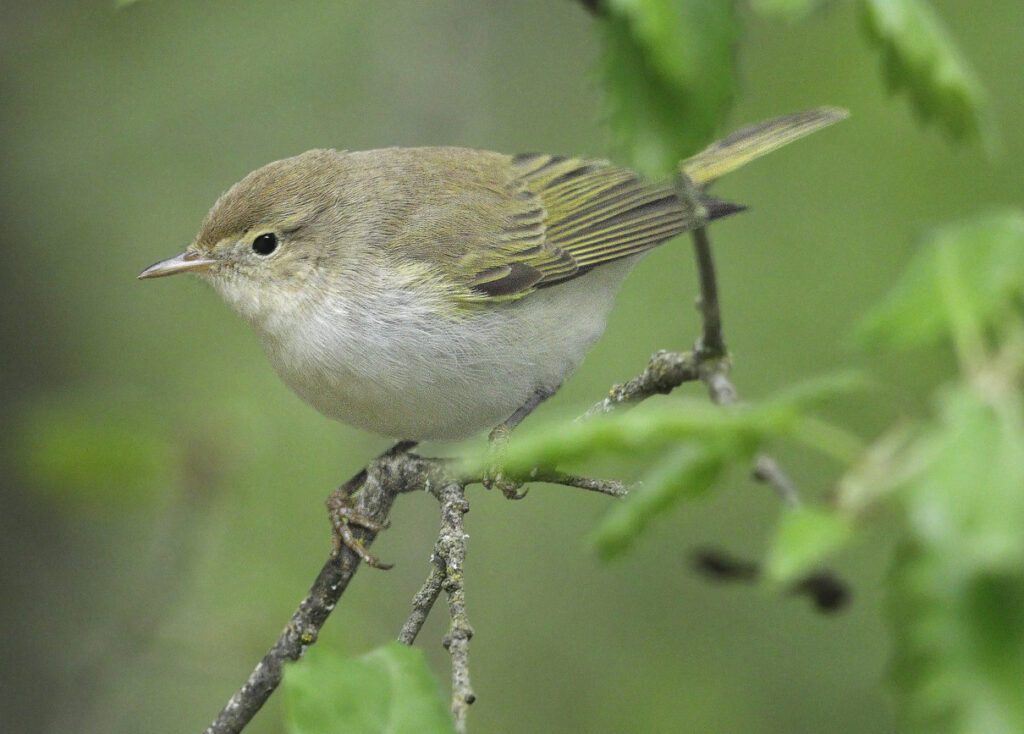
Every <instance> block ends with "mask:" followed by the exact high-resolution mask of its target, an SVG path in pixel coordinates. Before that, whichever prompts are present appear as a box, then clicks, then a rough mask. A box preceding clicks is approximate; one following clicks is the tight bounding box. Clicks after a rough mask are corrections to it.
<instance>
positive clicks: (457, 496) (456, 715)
mask: <svg viewBox="0 0 1024 734" xmlns="http://www.w3.org/2000/svg"><path fill="white" fill-rule="evenodd" d="M436 496H437V497H438V499H439V500H440V502H441V532H440V534H439V535H438V537H437V545H436V546H435V548H436V550H435V554H434V555H435V556H436V557H437V559H438V563H443V564H444V582H443V584H442V586H443V588H444V591H445V593H446V594H447V595H448V616H449V617H451V625H450V626H449V628H448V634H447V635H445V637H444V646H445V648H446V649H447V650H448V654H449V655H451V658H452V718H453V719H454V721H455V731H456V732H458V734H465V731H466V715H467V714H468V713H469V706H470V704H472V703H473V701H475V700H476V694H474V693H473V688H472V686H471V685H470V682H469V641H470V639H472V637H473V628H472V627H471V626H470V624H469V617H468V616H467V614H466V590H465V587H464V585H463V578H464V568H465V564H466V538H467V537H468V536H467V535H466V527H465V524H464V522H463V515H465V514H466V513H467V512H469V503H468V502H466V488H465V486H463V485H462V484H459V483H458V482H454V481H453V482H449V483H448V484H446V485H444V486H443V487H442V488H441V490H440V491H439V492H438V493H437V495H436ZM435 598H436V597H435Z"/></svg>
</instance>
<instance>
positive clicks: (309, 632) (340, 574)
mask: <svg viewBox="0 0 1024 734" xmlns="http://www.w3.org/2000/svg"><path fill="white" fill-rule="evenodd" d="M413 463H414V462H411V461H408V460H407V457H406V456H404V455H396V454H394V453H393V450H389V451H387V452H385V453H384V454H382V455H381V456H380V457H378V458H377V459H375V460H374V461H372V462H370V463H369V464H368V465H367V467H366V469H363V470H362V471H360V472H358V473H357V474H356V475H355V476H353V477H352V478H351V479H349V480H348V481H347V482H346V483H345V484H344V485H342V487H341V488H340V491H345V492H347V493H348V494H349V496H352V497H353V498H354V504H353V509H354V510H355V511H356V512H357V513H359V514H360V515H362V516H363V517H367V518H370V519H372V520H374V521H376V522H379V523H385V522H386V521H387V518H388V515H389V514H390V512H391V506H392V504H393V503H394V501H395V498H396V497H397V496H398V494H399V493H401V492H404V491H408V487H407V481H406V475H407V466H408V465H411V464H413ZM352 533H353V535H354V537H355V538H356V539H357V540H358V541H359V542H360V543H361V545H362V546H363V547H367V546H369V545H370V544H371V543H372V542H373V540H374V538H375V537H376V535H377V533H376V532H375V531H373V530H370V529H368V528H364V527H359V526H353V527H352ZM360 560H361V559H360V557H359V554H358V553H357V552H356V551H354V550H353V549H352V548H350V547H348V546H344V545H343V546H341V547H340V548H338V549H337V552H336V553H332V554H331V556H330V557H329V558H328V559H327V562H326V563H325V564H324V566H323V568H322V569H320V573H319V574H318V575H317V577H316V581H314V582H313V585H312V587H311V588H310V590H309V593H308V594H306V598H305V599H303V600H302V602H301V603H300V604H299V608H298V609H297V610H296V611H295V613H294V614H292V617H291V619H290V620H289V621H288V625H287V626H286V627H285V628H284V630H283V631H282V632H281V635H280V636H279V637H278V638H277V641H276V642H275V643H274V645H273V647H271V648H270V650H269V651H268V652H267V654H266V655H264V656H263V659H262V660H260V662H259V663H257V665H256V667H255V668H254V669H253V671H252V673H250V674H249V678H248V679H247V680H246V682H245V684H244V685H243V686H242V687H241V688H240V689H239V690H238V691H237V692H236V693H235V694H234V695H233V696H232V697H231V699H230V700H229V701H228V703H227V705H226V706H225V707H224V708H223V710H222V711H221V712H220V714H218V716H217V718H215V719H214V720H213V722H211V723H210V725H209V726H208V727H207V728H206V730H205V734H238V732H240V731H242V729H243V728H244V727H245V726H246V724H248V723H249V721H250V720H251V719H252V717H253V716H255V715H256V712H257V711H259V710H260V708H261V707H262V706H263V704H264V703H265V702H266V700H267V699H268V698H269V697H270V694H272V693H273V692H274V690H275V689H276V688H277V686H278V685H279V684H280V682H281V676H282V672H283V670H284V664H285V663H286V662H288V661H292V660H298V659H299V658H300V657H301V656H302V653H303V651H304V650H305V649H306V647H308V646H309V645H312V644H313V643H314V642H316V639H317V637H318V636H319V634H320V628H321V627H323V624H324V622H326V621H327V617H328V616H330V613H331V612H332V611H333V610H334V607H335V605H336V604H337V603H338V599H339V598H340V597H341V595H342V593H344V591H345V589H346V588H347V587H348V583H349V581H351V580H352V576H353V575H354V574H355V572H356V569H358V567H359V562H360Z"/></svg>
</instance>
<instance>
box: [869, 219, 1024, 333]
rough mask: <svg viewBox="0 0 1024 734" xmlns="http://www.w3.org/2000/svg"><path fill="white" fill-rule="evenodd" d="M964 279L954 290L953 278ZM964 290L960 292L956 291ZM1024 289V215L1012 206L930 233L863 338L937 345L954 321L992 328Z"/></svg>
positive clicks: (873, 313)
mask: <svg viewBox="0 0 1024 734" xmlns="http://www.w3.org/2000/svg"><path fill="white" fill-rule="evenodd" d="M951 276H952V277H953V278H955V280H956V282H955V283H954V284H952V285H953V287H954V289H953V290H952V291H951V289H950V287H951V284H950V283H949V278H950V277H951ZM954 295H956V298H954V297H953V296H954ZM1022 295H1024V214H1022V213H1021V212H1020V211H1019V210H1015V209H1011V210H1004V211H995V212H991V213H989V214H984V215H981V216H978V217H975V218H973V219H969V220H967V221H965V222H961V223H957V224H953V225H948V226H946V227H943V228H941V229H938V230H936V231H934V232H933V233H932V234H931V235H929V236H928V237H927V238H926V240H925V242H924V243H923V245H922V246H921V248H920V250H919V251H918V253H917V255H916V256H915V258H914V260H913V261H912V262H911V264H910V266H909V267H908V268H907V271H906V273H905V274H904V276H903V278H902V279H901V280H900V282H899V283H898V284H897V285H896V287H895V288H894V289H893V290H892V291H891V293H890V295H889V296H888V298H887V299H886V300H885V301H884V302H883V303H882V304H881V305H880V306H879V307H877V308H875V309H874V310H872V311H871V312H869V313H868V316H867V317H866V318H865V319H864V320H863V322H862V323H861V325H860V327H859V329H858V331H857V333H856V337H857V339H858V341H860V342H861V343H862V344H863V345H866V346H892V347H913V346H923V345H926V344H934V343H936V342H939V341H941V340H942V339H944V338H946V337H947V336H949V335H950V333H951V332H952V331H953V329H954V325H957V324H961V325H962V324H964V323H966V324H967V325H968V326H969V327H970V328H973V329H974V330H980V329H982V328H988V327H990V326H992V325H994V324H996V323H997V322H999V321H1000V320H1001V317H1003V316H1004V315H1005V314H1006V313H1007V312H1008V311H1009V310H1011V309H1014V308H1016V307H1017V305H1018V304H1019V302H1020V299H1021V296H1022Z"/></svg>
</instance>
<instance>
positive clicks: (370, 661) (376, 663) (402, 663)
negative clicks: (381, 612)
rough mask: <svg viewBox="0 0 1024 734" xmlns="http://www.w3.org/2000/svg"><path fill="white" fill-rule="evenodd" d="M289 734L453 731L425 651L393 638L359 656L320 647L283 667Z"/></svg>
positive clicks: (436, 733)
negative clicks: (388, 642) (296, 662)
mask: <svg viewBox="0 0 1024 734" xmlns="http://www.w3.org/2000/svg"><path fill="white" fill-rule="evenodd" d="M282 686H283V689H284V695H285V699H286V705H287V715H286V718H287V725H288V731H289V733H290V734H323V733H324V732H342V731H353V732H360V733H361V734H449V733H450V732H452V731H453V729H452V724H451V719H450V718H449V717H448V712H447V711H446V710H445V708H444V706H443V705H441V696H440V695H439V694H440V689H439V687H438V684H437V681H436V680H435V678H434V676H433V675H432V674H431V672H430V669H429V668H428V667H427V663H426V660H424V658H423V653H422V652H421V651H419V650H417V649H415V648H412V647H408V646H407V645H401V644H399V643H397V642H392V643H390V644H388V645H386V646H384V647H379V648H377V649H376V650H373V651H372V652H369V653H367V654H365V655H361V656H359V657H358V658H350V657H345V656H342V655H338V654H337V653H334V652H332V651H331V650H329V649H327V648H325V647H323V646H318V647H314V648H311V649H309V650H308V651H307V652H306V653H305V655H303V658H302V663H301V664H295V663H292V664H290V665H288V666H287V667H286V668H285V675H284V681H283V683H282Z"/></svg>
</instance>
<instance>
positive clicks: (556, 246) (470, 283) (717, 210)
mask: <svg viewBox="0 0 1024 734" xmlns="http://www.w3.org/2000/svg"><path fill="white" fill-rule="evenodd" d="M846 116H847V112H846V111H845V110H841V109H837V108H832V107H822V108H818V109H814V110H808V111H806V112H800V113H797V114H794V115H786V116H783V117H778V118H775V119H773V120H768V121H766V122H763V123H760V124H758V125H754V126H751V127H748V128H745V129H743V130H740V131H738V132H736V133H734V134H733V135H730V136H729V137H727V138H725V139H724V140H721V141H719V142H717V143H714V144H712V145H711V146H709V147H708V148H706V149H705V150H703V151H701V152H700V153H698V154H696V155H695V156H693V157H691V158H689V159H687V160H686V161H683V162H682V163H681V169H682V172H683V173H684V174H685V175H687V176H688V177H689V178H690V180H692V181H693V182H694V183H695V184H696V185H697V186H698V187H704V186H706V185H707V184H709V183H710V182H712V181H713V180H714V179H716V178H718V177H719V176H721V175H723V174H725V173H728V172H729V171H732V170H735V169H736V168H739V167H740V166H743V165H745V164H746V163H749V162H750V161H752V160H754V159H756V158H759V157H761V156H763V155H766V154H767V153H770V152H771V151H773V150H776V149H778V148H780V147H782V146H783V145H786V144H788V143H791V142H793V141H794V140H798V139H800V138H802V137H804V136H806V135H809V134H810V133H812V132H814V131H816V130H820V129H821V128H823V127H827V126H828V125H831V124H833V123H834V122H837V121H839V120H842V119H844V118H845V117H846ZM508 161H509V163H508V165H509V166H510V168H511V182H510V183H509V185H508V193H507V195H508V199H507V201H508V202H510V204H509V206H508V207H507V209H506V211H507V213H508V216H507V218H506V220H505V221H504V222H503V223H502V224H500V225H499V226H498V227H497V229H498V230H499V231H498V232H497V233H496V234H495V235H494V236H493V237H491V238H490V239H488V241H486V242H480V243H478V244H477V246H475V247H472V248H468V249H467V250H466V251H465V253H464V254H463V255H462V257H461V258H460V259H459V262H458V265H457V268H456V269H457V270H459V271H460V272H461V273H462V274H463V275H464V278H463V283H464V286H465V295H464V296H463V298H464V300H495V299H514V298H520V297H522V296H524V295H526V294H527V293H530V292H532V291H533V290H535V289H537V288H543V287H545V286H549V285H554V284H557V283H561V282H562V281H565V280H568V279H569V278H572V277H575V276H577V275H580V274H582V273H585V272H586V271H588V270H590V269H591V268H593V267H595V266H597V265H601V264H602V263H606V262H610V261H612V260H617V259H619V258H623V257H628V256H630V255H635V254H638V253H641V252H644V251H645V250H649V249H650V248H652V247H654V246H655V245H658V244H659V243H661V242H664V241H665V240H667V239H670V238H672V237H674V236H676V235H677V234H680V233H681V232H684V231H686V230H687V229H689V228H690V227H691V225H692V222H691V221H690V219H689V218H688V216H689V215H688V214H687V210H686V208H685V207H684V206H683V205H682V203H681V201H680V200H679V198H678V196H677V194H676V191H675V189H674V188H673V187H672V186H670V185H667V184H658V183H650V182H647V181H644V180H643V179H642V178H640V176H638V175H637V174H635V173H633V172H632V171H629V170H627V169H624V168H616V167H614V166H610V165H608V164H607V163H606V162H604V161H586V160H581V159H578V158H562V157H559V156H551V155H536V154H529V155H519V156H515V157H513V158H511V159H508ZM704 203H705V205H706V207H707V214H708V218H709V219H716V218H718V217H721V216H725V215H727V214H731V213H733V212H736V211H739V210H741V209H742V208H743V207H740V206H734V205H731V204H726V203H724V202H720V201H718V200H715V199H710V198H708V199H705V201H704ZM503 208H504V207H503Z"/></svg>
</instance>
